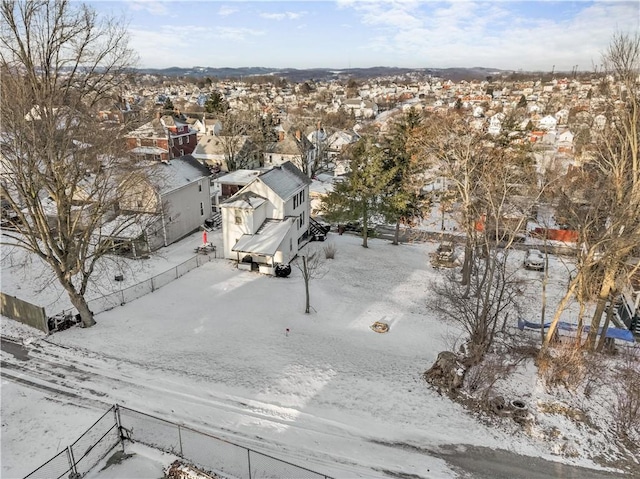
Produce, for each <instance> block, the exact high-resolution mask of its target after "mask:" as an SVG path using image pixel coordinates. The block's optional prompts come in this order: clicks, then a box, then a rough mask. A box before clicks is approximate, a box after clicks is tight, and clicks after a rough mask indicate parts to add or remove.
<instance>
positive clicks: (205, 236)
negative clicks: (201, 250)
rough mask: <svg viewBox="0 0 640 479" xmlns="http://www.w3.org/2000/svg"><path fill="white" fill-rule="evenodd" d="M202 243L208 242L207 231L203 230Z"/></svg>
mask: <svg viewBox="0 0 640 479" xmlns="http://www.w3.org/2000/svg"><path fill="white" fill-rule="evenodd" d="M202 244H207V232H206V231H203V232H202Z"/></svg>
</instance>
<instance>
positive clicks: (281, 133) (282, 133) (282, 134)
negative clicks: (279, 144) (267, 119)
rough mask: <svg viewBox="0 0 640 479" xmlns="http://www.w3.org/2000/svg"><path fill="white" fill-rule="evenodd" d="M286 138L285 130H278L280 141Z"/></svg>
mask: <svg viewBox="0 0 640 479" xmlns="http://www.w3.org/2000/svg"><path fill="white" fill-rule="evenodd" d="M283 140H284V131H279V132H278V141H283Z"/></svg>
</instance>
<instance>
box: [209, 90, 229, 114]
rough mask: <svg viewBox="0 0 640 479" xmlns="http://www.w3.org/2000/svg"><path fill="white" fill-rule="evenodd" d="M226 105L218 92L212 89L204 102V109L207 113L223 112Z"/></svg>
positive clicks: (226, 107) (225, 109)
mask: <svg viewBox="0 0 640 479" xmlns="http://www.w3.org/2000/svg"><path fill="white" fill-rule="evenodd" d="M227 109H228V105H227V102H226V101H225V100H224V98H223V97H222V95H221V94H220V92H217V91H214V92H213V93H212V94H211V95H209V98H207V101H206V102H205V104H204V111H206V112H207V113H224V112H225V111H227Z"/></svg>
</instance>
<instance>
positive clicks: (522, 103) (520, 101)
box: [518, 95, 527, 108]
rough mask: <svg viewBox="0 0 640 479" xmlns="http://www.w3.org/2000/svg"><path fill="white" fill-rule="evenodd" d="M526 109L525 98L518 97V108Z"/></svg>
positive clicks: (522, 96)
mask: <svg viewBox="0 0 640 479" xmlns="http://www.w3.org/2000/svg"><path fill="white" fill-rule="evenodd" d="M526 107H527V97H525V96H524V95H521V96H520V100H519V101H518V108H526Z"/></svg>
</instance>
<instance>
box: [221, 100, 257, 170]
mask: <svg viewBox="0 0 640 479" xmlns="http://www.w3.org/2000/svg"><path fill="white" fill-rule="evenodd" d="M220 120H221V121H222V130H221V131H220V133H219V134H218V136H217V139H218V141H220V144H221V145H222V149H223V150H224V156H225V163H226V165H227V170H228V171H235V170H239V169H242V168H255V167H256V166H257V165H256V163H259V160H258V150H257V148H256V146H255V145H254V144H253V142H252V141H251V137H250V136H249V132H250V131H251V129H252V124H251V120H252V117H251V116H250V115H249V114H248V113H247V112H235V111H232V110H227V111H226V112H225V113H224V114H222V115H221V116H220Z"/></svg>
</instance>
